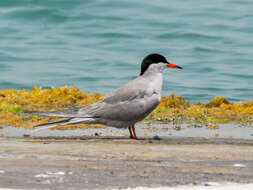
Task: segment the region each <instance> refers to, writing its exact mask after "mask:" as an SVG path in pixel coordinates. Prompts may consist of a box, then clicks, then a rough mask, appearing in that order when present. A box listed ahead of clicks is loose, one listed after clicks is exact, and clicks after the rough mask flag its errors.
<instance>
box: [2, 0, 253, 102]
mask: <svg viewBox="0 0 253 190" xmlns="http://www.w3.org/2000/svg"><path fill="white" fill-rule="evenodd" d="M0 36H1V40H0V89H6V88H14V89H23V88H26V89H32V87H33V86H34V85H37V86H42V87H44V88H50V87H51V86H55V87H61V86H64V85H68V86H73V85H76V86H78V87H79V88H80V89H83V90H84V91H86V92H97V93H103V94H105V93H111V92H112V91H113V89H115V88H117V87H119V86H120V85H122V84H123V83H126V82H127V81H129V80H131V79H133V78H135V77H136V76H137V75H138V74H139V72H140V71H139V69H140V62H141V61H142V59H143V57H144V56H146V55H147V54H149V53H153V52H157V53H161V54H163V55H165V56H166V57H167V58H168V60H170V61H172V62H174V63H175V64H178V65H180V66H182V67H184V70H167V71H166V72H165V81H164V88H163V94H164V95H169V94H171V93H172V92H175V93H176V94H177V95H182V96H183V97H185V98H186V99H187V100H190V101H193V102H198V101H201V102H207V101H209V100H210V99H211V98H213V97H215V96H225V97H228V98H229V99H230V100H231V101H245V100H252V99H253V85H252V84H253V74H252V71H253V2H252V1H251V0H214V1H210V2H207V1H202V0H187V1H165V0H157V1H149V2H147V1H144V0H139V1H134V0H128V1H113V0H107V1H104V0H73V1H60V0H8V1H7V0H2V1H0Z"/></svg>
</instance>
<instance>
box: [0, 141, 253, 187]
mask: <svg viewBox="0 0 253 190" xmlns="http://www.w3.org/2000/svg"><path fill="white" fill-rule="evenodd" d="M78 138H79V137H78ZM252 147H253V141H252V140H243V139H241V140H238V139H223V140H221V139H215V138H214V139H208V140H207V139H203V138H168V139H162V140H151V139H146V140H139V141H136V140H129V139H128V138H126V137H121V138H115V137H107V138H105V137H82V138H80V139H77V138H72V139H71V138H66V137H65V138H62V139H60V138H59V137H58V139H57V137H55V139H52V138H44V139H43V138H39V137H38V138H11V137H1V138H0V158H1V163H0V171H2V172H1V173H0V181H1V188H21V189H62V188H64V189H73V188H74V189H80V188H87V189H101V188H102V189H121V188H128V187H132V188H134V187H138V186H145V187H161V186H169V187H173V186H178V185H191V186H192V185H203V184H205V183H207V182H217V183H224V182H225V183H227V182H229V183H230V182H232V183H252V182H253V149H252Z"/></svg>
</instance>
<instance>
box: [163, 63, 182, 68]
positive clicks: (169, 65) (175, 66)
mask: <svg viewBox="0 0 253 190" xmlns="http://www.w3.org/2000/svg"><path fill="white" fill-rule="evenodd" d="M167 67H170V68H174V69H183V68H182V67H180V66H178V65H175V64H174V63H171V62H170V63H169V62H168V64H167Z"/></svg>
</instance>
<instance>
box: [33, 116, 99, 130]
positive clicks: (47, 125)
mask: <svg viewBox="0 0 253 190" xmlns="http://www.w3.org/2000/svg"><path fill="white" fill-rule="evenodd" d="M93 121H95V120H94V118H67V119H63V120H59V121H55V122H51V123H45V124H41V125H37V126H35V132H36V131H40V130H42V129H51V128H53V127H56V126H62V125H71V124H80V123H92V122H93Z"/></svg>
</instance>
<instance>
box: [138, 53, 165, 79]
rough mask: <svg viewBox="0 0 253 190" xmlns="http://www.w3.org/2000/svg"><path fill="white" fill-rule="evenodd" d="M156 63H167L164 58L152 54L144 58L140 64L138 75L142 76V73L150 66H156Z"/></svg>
mask: <svg viewBox="0 0 253 190" xmlns="http://www.w3.org/2000/svg"><path fill="white" fill-rule="evenodd" d="M156 63H168V61H167V60H166V58H165V57H164V56H162V55H160V54H157V53H153V54H150V55H148V56H146V57H145V58H144V59H143V61H142V63H141V73H140V75H143V73H144V72H145V71H146V70H147V69H148V67H149V66H150V65H151V64H156Z"/></svg>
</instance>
